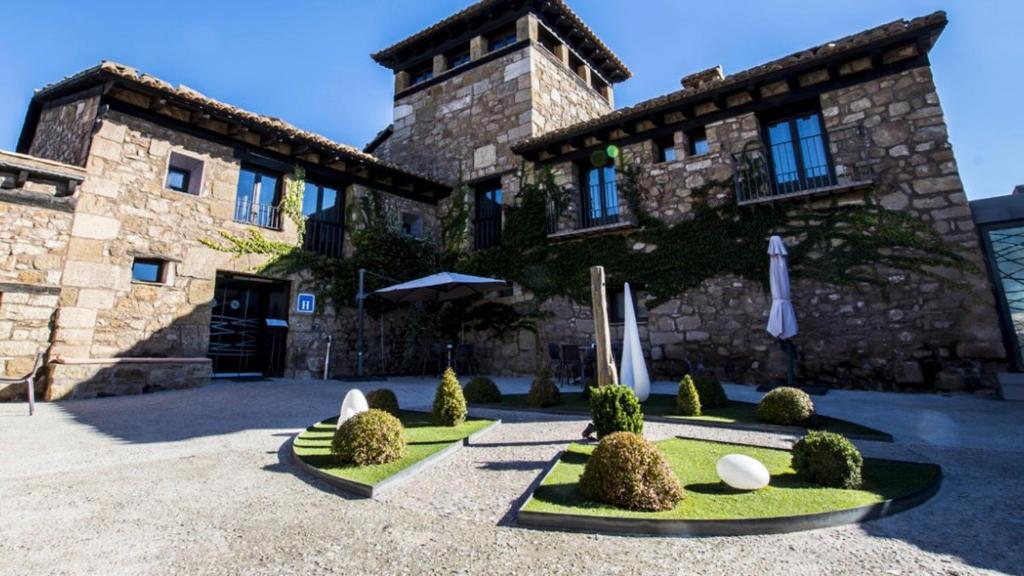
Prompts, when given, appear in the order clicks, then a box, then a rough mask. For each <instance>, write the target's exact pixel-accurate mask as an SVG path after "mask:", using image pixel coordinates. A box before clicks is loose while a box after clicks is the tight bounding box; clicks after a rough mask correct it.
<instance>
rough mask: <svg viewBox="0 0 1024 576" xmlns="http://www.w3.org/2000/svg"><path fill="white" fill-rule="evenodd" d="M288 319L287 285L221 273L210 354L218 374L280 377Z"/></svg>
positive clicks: (211, 317) (218, 375)
mask: <svg viewBox="0 0 1024 576" xmlns="http://www.w3.org/2000/svg"><path fill="white" fill-rule="evenodd" d="M287 319H288V284H287V283H285V282H280V281H275V280H267V279H263V278H252V277H247V276H237V275H231V274H218V275H217V285H216V289H215V291H214V300H213V313H212V314H211V316H210V347H209V353H208V356H209V357H210V359H211V360H212V361H213V373H214V376H215V377H260V376H280V375H282V373H283V370H284V359H285V344H286V340H287V334H288V328H287Z"/></svg>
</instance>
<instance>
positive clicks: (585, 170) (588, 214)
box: [578, 160, 622, 229]
mask: <svg viewBox="0 0 1024 576" xmlns="http://www.w3.org/2000/svg"><path fill="white" fill-rule="evenodd" d="M609 168H610V169H611V172H612V178H611V180H609V179H608V173H607V171H606V170H607V169H609ZM578 170H579V182H580V206H581V208H582V209H581V210H580V215H579V216H580V222H579V227H580V228H581V229H586V228H595V227H598V226H607V225H610V224H616V223H618V222H619V220H620V218H621V217H622V207H621V206H620V202H619V170H618V166H616V165H615V163H614V162H609V163H608V164H606V165H604V166H593V165H592V164H591V163H590V161H589V160H588V161H585V162H583V163H582V164H580V165H579V167H578ZM595 170H596V174H597V179H598V182H597V186H598V187H599V194H598V198H599V199H600V201H601V206H600V207H599V209H598V210H597V212H598V214H596V215H594V214H593V212H594V206H592V205H591V201H592V199H593V198H592V196H593V194H592V189H593V186H594V183H593V182H591V181H590V179H591V172H592V171H595ZM610 182H611V183H612V184H613V190H612V192H614V194H613V196H614V200H615V203H614V205H612V204H610V203H609V202H608V200H609V198H608V196H609V194H608V192H609V190H608V187H609V183H610Z"/></svg>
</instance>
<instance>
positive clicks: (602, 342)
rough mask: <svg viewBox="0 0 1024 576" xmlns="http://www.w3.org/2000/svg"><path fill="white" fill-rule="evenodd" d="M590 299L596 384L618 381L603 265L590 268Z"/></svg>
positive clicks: (603, 384)
mask: <svg viewBox="0 0 1024 576" xmlns="http://www.w3.org/2000/svg"><path fill="white" fill-rule="evenodd" d="M590 299H591V301H593V306H594V343H595V344H596V345H597V385H598V386H611V385H612V384H618V383H619V374H618V371H617V370H616V369H615V359H614V358H612V339H611V334H610V330H609V328H608V307H607V302H608V300H607V298H605V287H604V267H603V266H594V267H593V268H591V269H590Z"/></svg>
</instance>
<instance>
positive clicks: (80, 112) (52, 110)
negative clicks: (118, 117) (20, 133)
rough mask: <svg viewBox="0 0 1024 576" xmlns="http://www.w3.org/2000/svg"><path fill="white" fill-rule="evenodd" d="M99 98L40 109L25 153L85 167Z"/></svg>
mask: <svg viewBox="0 0 1024 576" xmlns="http://www.w3.org/2000/svg"><path fill="white" fill-rule="evenodd" d="M99 105H100V97H99V95H98V94H97V95H92V96H85V97H83V98H80V99H78V100H74V101H72V102H67V103H65V104H58V105H55V106H51V107H49V108H44V109H43V111H42V112H41V113H40V117H39V124H38V125H37V126H36V133H35V136H34V138H33V139H32V144H31V147H30V148H29V154H30V155H32V156H38V157H40V158H47V159H49V160H55V161H57V162H63V163H65V164H71V165H74V166H85V161H86V158H88V156H89V145H90V142H91V140H92V131H93V126H94V123H95V121H96V113H97V110H98V109H99Z"/></svg>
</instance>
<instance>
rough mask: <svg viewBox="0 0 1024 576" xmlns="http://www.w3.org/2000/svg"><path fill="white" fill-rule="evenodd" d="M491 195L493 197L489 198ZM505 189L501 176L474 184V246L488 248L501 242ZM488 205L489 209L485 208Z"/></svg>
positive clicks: (481, 248) (477, 248) (482, 248)
mask: <svg viewBox="0 0 1024 576" xmlns="http://www.w3.org/2000/svg"><path fill="white" fill-rule="evenodd" d="M488 195H491V196H492V197H491V198H487V196H488ZM503 202H504V189H503V187H502V184H501V179H500V178H492V179H489V180H485V181H482V182H478V183H476V184H474V185H473V247H474V249H476V250H486V249H488V248H493V247H495V246H498V245H499V244H501V232H502V224H503V222H502V220H503V216H504V203H503ZM485 207H488V208H489V210H485V209H484V208H485Z"/></svg>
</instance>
